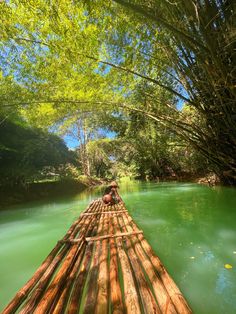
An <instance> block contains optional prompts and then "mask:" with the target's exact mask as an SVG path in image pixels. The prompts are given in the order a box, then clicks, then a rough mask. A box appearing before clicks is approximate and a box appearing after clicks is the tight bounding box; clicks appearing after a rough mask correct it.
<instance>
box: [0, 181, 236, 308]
mask: <svg viewBox="0 0 236 314" xmlns="http://www.w3.org/2000/svg"><path fill="white" fill-rule="evenodd" d="M100 194H101V193H100V192H99V189H97V190H93V191H85V192H83V193H80V194H78V195H77V196H74V197H71V198H66V199H65V198H64V199H62V198H60V199H56V200H55V199H54V200H51V201H44V202H34V203H27V204H24V205H20V206H15V207H12V208H9V209H7V210H2V211H0V245H1V254H0V311H1V310H2V309H3V307H4V306H5V305H6V304H7V303H8V302H9V301H10V299H11V298H12V297H13V296H14V294H15V293H16V292H17V290H18V289H19V288H20V287H21V286H22V285H23V284H24V283H25V282H26V281H27V280H28V279H29V278H30V277H31V276H32V275H33V273H34V272H35V270H36V269H37V267H38V266H39V265H40V263H41V262H42V261H43V260H44V258H45V257H46V256H47V255H48V253H49V252H50V250H51V249H52V248H53V247H54V246H55V244H56V242H57V241H58V240H59V239H60V238H62V237H63V235H64V234H65V232H66V231H67V229H68V228H69V227H70V225H71V224H72V222H73V221H74V220H75V219H76V218H77V217H78V216H79V214H80V212H81V211H82V210H84V209H85V207H87V205H88V203H89V202H90V201H91V200H92V199H95V198H97V197H98V196H100ZM120 194H121V196H122V198H123V200H124V201H125V203H126V206H127V208H128V210H129V212H130V214H131V216H132V217H133V219H134V220H135V222H136V223H137V225H138V226H139V228H141V229H142V230H143V231H144V235H145V237H146V238H147V240H148V241H149V243H150V244H151V245H152V247H153V249H154V251H155V252H156V254H157V255H158V256H159V257H160V259H161V260H162V262H163V263H164V265H165V266H166V268H167V270H168V271H169V273H170V274H171V276H172V277H173V278H174V280H175V282H176V283H177V285H178V286H179V288H180V289H181V291H182V292H183V294H184V295H185V297H186V299H187V300H188V302H189V304H190V306H191V308H192V309H193V312H194V313H197V314H198V313H199V314H200V313H206V314H215V313H224V314H231V313H236V189H234V188H226V187H214V188H208V187H206V186H200V185H197V184H187V183H184V184H181V183H140V182H132V181H130V182H127V181H126V182H123V183H121V185H120ZM225 264H230V265H232V266H233V268H232V269H226V268H225V267H224V265H225Z"/></svg>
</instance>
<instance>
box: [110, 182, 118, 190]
mask: <svg viewBox="0 0 236 314" xmlns="http://www.w3.org/2000/svg"><path fill="white" fill-rule="evenodd" d="M109 186H111V187H112V188H115V189H117V188H118V187H119V186H118V184H117V183H116V181H112V182H111V183H110V185H109Z"/></svg>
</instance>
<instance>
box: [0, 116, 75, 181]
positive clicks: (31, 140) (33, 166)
mask: <svg viewBox="0 0 236 314" xmlns="http://www.w3.org/2000/svg"><path fill="white" fill-rule="evenodd" d="M0 160H1V163H0V165H1V166H0V174H1V180H0V182H1V184H2V185H7V184H10V185H15V184H25V183H27V182H32V181H33V180H34V179H35V178H37V177H38V176H39V174H40V172H42V171H43V170H44V168H45V167H46V168H47V167H53V168H59V167H61V165H63V164H64V165H65V164H66V163H75V156H74V154H73V153H72V152H70V151H68V148H67V147H66V145H65V143H64V142H63V141H62V140H61V139H60V138H59V137H57V136H56V135H53V134H50V133H48V132H43V131H41V130H38V129H36V128H30V127H29V126H27V125H26V123H25V122H24V121H22V120H21V118H20V117H18V121H16V119H15V121H14V122H12V121H10V120H9V119H5V120H4V121H2V123H1V125H0Z"/></svg>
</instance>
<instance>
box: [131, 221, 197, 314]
mask: <svg viewBox="0 0 236 314" xmlns="http://www.w3.org/2000/svg"><path fill="white" fill-rule="evenodd" d="M129 220H130V224H131V225H132V227H133V229H134V230H138V227H137V226H136V224H135V223H134V222H133V221H132V219H131V218H129ZM138 238H139V240H140V242H141V245H142V247H143V249H144V251H145V254H146V255H147V256H149V258H150V260H151V262H152V264H153V266H154V268H155V271H156V273H157V274H158V276H159V277H160V279H161V280H162V282H163V285H164V286H165V289H166V290H167V292H168V294H169V295H170V298H171V300H172V302H173V304H174V306H175V308H176V310H177V312H178V313H181V314H189V313H192V310H191V309H190V307H189V305H188V303H187V301H186V300H185V298H184V296H183V295H182V293H181V292H180V290H179V288H178V287H177V285H176V284H175V282H174V281H173V279H172V278H171V276H170V275H169V274H168V272H167V270H166V269H165V267H164V265H163V264H162V262H161V261H160V259H159V258H158V257H157V256H156V255H155V253H154V252H153V249H152V247H151V246H150V244H149V243H148V242H147V240H146V239H145V238H144V236H143V235H142V234H139V235H138Z"/></svg>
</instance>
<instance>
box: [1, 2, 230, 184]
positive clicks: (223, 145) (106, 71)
mask: <svg viewBox="0 0 236 314" xmlns="http://www.w3.org/2000/svg"><path fill="white" fill-rule="evenodd" d="M0 8H1V12H2V14H1V19H2V23H1V24H2V25H1V30H0V36H1V42H0V49H1V53H0V67H1V71H2V74H1V77H0V80H1V83H2V84H1V85H0V86H1V87H0V92H1V97H0V105H1V109H0V113H1V114H2V115H3V116H4V117H3V118H4V119H5V117H7V116H8V115H9V114H10V115H14V114H15V113H17V114H18V113H20V114H21V115H22V116H24V118H25V120H26V121H27V123H30V124H31V125H32V126H34V127H35V126H38V127H40V128H44V129H46V130H48V129H49V128H50V127H52V126H53V127H55V128H56V129H57V130H59V131H60V132H61V133H66V132H69V131H70V129H71V128H73V127H74V125H76V124H77V123H78V121H80V122H81V121H85V120H89V119H88V116H89V117H90V119H94V124H95V126H94V127H93V128H92V130H93V131H92V133H93V132H95V131H94V130H95V129H96V128H97V126H98V125H99V126H100V127H106V128H111V129H113V130H116V131H117V132H118V133H119V134H120V135H121V134H122V133H123V135H124V136H125V133H127V129H126V126H125V123H126V122H127V121H129V119H130V118H131V119H133V117H134V116H135V115H134V113H139V114H140V116H139V119H140V121H141V122H140V123H136V129H138V128H139V125H140V124H141V125H142V123H143V120H146V118H142V116H143V117H144V116H145V117H148V119H151V120H153V121H154V122H152V123H150V126H147V125H145V127H144V128H141V129H140V131H138V132H137V134H135V131H132V130H131V129H130V131H129V132H131V133H129V137H130V138H134V144H133V145H132V149H134V150H136V152H137V155H139V156H138V158H135V163H134V164H135V166H134V168H133V169H136V170H137V169H139V173H141V169H142V171H143V175H142V176H144V175H146V174H147V175H150V174H149V172H150V171H151V173H152V174H151V176H154V177H155V176H161V175H162V173H160V169H159V168H160V165H162V168H163V169H164V168H166V167H167V165H168V167H169V166H171V165H172V163H173V162H172V160H173V159H174V157H175V156H176V155H175V151H174V150H173V149H172V150H171V149H170V147H172V148H173V147H174V146H176V152H177V151H178V147H179V146H178V144H180V145H182V143H183V140H184V141H185V142H188V143H189V144H190V145H191V146H192V147H193V148H194V149H195V150H197V151H199V152H200V153H201V154H202V155H203V156H204V158H207V159H208V162H209V164H210V165H211V168H212V169H213V170H214V171H215V172H217V173H218V174H219V176H220V177H221V178H222V180H223V181H225V182H228V183H235V180H236V179H235V178H236V162H235V155H236V154H235V152H236V144H235V138H236V129H235V115H236V112H235V96H236V94H235V82H234V77H235V58H234V49H233V47H234V42H235V36H234V33H235V31H234V20H235V19H234V17H235V16H234V14H235V4H234V3H233V1H226V0H224V1H213V0H212V1H207V0H203V1H200V0H196V1H192V0H180V1H164V0H157V1H149V2H147V1H146V0H145V1H144V0H138V1H129V0H113V1H111V0H110V1H101V0H99V1H98V0H95V1H89V0H86V1H85V0H84V1H79V2H75V1H70V0H66V1H59V2H58V1H56V0H52V1H45V0H38V1H19V0H15V1H10V2H9V1H5V2H0ZM180 101H182V102H183V101H184V102H185V103H187V104H188V105H186V107H185V108H184V109H183V110H177V109H176V108H177V106H178V105H179V104H180ZM130 112H133V117H132V115H131V114H130ZM85 114H86V119H85V118H84V115H85ZM90 122H91V121H90ZM90 122H89V123H88V124H89V126H87V125H85V126H84V125H83V126H80V127H79V129H80V130H81V129H82V130H83V132H82V133H81V134H82V135H85V134H86V136H87V139H85V140H84V141H83V143H82V142H81V141H80V143H81V145H80V152H79V155H80V162H81V166H82V168H83V173H85V174H87V175H89V174H90V173H91V172H96V170H95V168H96V167H97V168H99V167H100V169H102V170H99V171H98V172H99V173H100V175H104V174H106V175H107V168H109V167H110V161H111V160H110V159H109V155H107V154H108V153H107V148H105V147H104V144H101V143H95V142H96V141H95V142H93V141H94V140H95V139H96V136H95V137H93V136H91V137H89V136H88V135H89V132H90V131H89V129H90V126H91V123H90ZM123 122H124V123H123ZM128 123H129V122H128ZM85 124H87V122H86V123H85ZM146 124H147V123H146ZM85 129H86V131H85ZM132 132H133V133H132ZM95 133H96V132H95ZM81 134H80V135H79V136H80V137H81ZM132 134H133V135H135V136H134V137H132V136H133V135H132ZM86 136H85V137H86ZM177 136H178V138H177ZM91 140H92V142H91V143H90V141H91ZM123 143H124V142H123ZM141 143H142V145H141ZM171 143H172V144H171ZM122 145H123V144H122ZM184 145H185V144H184ZM89 146H90V148H89ZM124 147H125V144H124ZM144 147H145V149H144ZM38 148H40V145H39V147H38ZM120 149H121V150H123V147H120ZM132 149H131V151H132ZM30 150H32V152H31V153H30V154H33V149H32V148H28V151H30ZM89 150H90V151H89ZM188 151H192V148H191V149H189V148H188ZM52 154H53V153H52ZM191 154H192V153H191ZM191 154H190V155H191ZM26 155H27V153H26ZM180 155H181V154H180ZM190 155H189V156H190ZM107 156H108V157H107ZM144 156H145V157H144ZM196 156H197V154H196ZM41 158H42V160H43V159H44V156H41ZM197 159H198V158H197ZM36 160H37V158H36ZM38 163H39V161H38ZM42 163H43V162H42ZM90 163H91V164H93V165H96V167H95V166H94V167H95V168H93V166H92V165H90ZM101 165H102V166H101ZM150 169H152V170H150ZM158 169H159V170H158Z"/></svg>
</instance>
